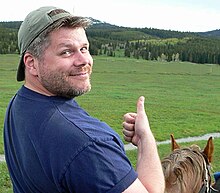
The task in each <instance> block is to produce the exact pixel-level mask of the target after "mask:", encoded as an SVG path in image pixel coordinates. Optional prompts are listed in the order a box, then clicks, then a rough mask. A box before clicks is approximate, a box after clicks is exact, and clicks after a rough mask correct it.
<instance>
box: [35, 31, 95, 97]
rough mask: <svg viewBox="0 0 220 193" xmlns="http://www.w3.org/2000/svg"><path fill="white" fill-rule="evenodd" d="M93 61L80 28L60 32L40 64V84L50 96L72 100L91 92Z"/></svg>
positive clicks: (53, 39) (55, 33)
mask: <svg viewBox="0 0 220 193" xmlns="http://www.w3.org/2000/svg"><path fill="white" fill-rule="evenodd" d="M92 66H93V59H92V57H91V55H90V53H89V42H88V39H87V37H86V34H85V31H84V29H83V28H75V29H72V28H65V27H63V28H60V29H58V30H56V31H54V32H52V33H51V34H50V45H49V47H48V48H47V49H46V51H45V53H44V54H43V59H42V60H41V61H40V62H39V66H38V67H39V71H38V77H39V81H40V82H41V84H42V85H43V87H45V88H46V89H47V90H48V91H49V92H50V93H52V94H53V95H57V96H63V97H68V98H72V97H75V96H79V95H82V94H84V93H86V92H88V91H89V90H90V89H91V84H90V75H91V73H92Z"/></svg>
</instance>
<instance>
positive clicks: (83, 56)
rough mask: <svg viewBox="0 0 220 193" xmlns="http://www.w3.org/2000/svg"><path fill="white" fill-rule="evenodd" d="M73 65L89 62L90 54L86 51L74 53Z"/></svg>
mask: <svg viewBox="0 0 220 193" xmlns="http://www.w3.org/2000/svg"><path fill="white" fill-rule="evenodd" d="M75 57H76V58H75V60H74V65H75V66H82V65H86V64H90V63H91V56H90V54H88V53H82V52H77V54H76V55H75Z"/></svg>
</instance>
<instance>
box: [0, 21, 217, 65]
mask: <svg viewBox="0 0 220 193" xmlns="http://www.w3.org/2000/svg"><path fill="white" fill-rule="evenodd" d="M20 24H21V22H19V21H18V22H0V54H14V53H17V54H18V53H19V49H18V46H17V33H18V28H19V26H20ZM215 33H216V32H215ZM87 35H88V38H89V41H90V52H91V54H92V55H107V56H113V57H114V56H117V55H118V53H120V56H123V57H134V58H137V59H139V58H141V59H146V60H158V61H168V62H170V61H189V62H194V63H212V64H220V38H217V37H212V36H211V37H205V36H201V35H200V34H198V33H191V32H178V31H171V30H159V29H153V28H140V29H139V28H125V27H118V26H114V25H111V24H106V23H98V22H97V23H96V24H95V25H93V26H92V27H91V28H88V29H87Z"/></svg>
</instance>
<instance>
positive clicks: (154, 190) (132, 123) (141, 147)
mask: <svg viewBox="0 0 220 193" xmlns="http://www.w3.org/2000/svg"><path fill="white" fill-rule="evenodd" d="M123 134H124V139H125V140H126V141H128V142H131V143H132V144H134V145H136V146H137V147H138V160H137V164H136V170H137V173H138V179H137V180H135V181H134V182H133V183H132V184H131V185H130V186H129V187H128V188H127V189H126V190H125V191H124V192H123V193H137V192H141V193H144V192H149V193H163V192H164V189H165V182H164V175H163V171H162V167H161V161H160V158H159V155H158V151H157V145H156V141H155V138H154V136H153V134H152V132H151V129H150V126H149V122H148V118H147V115H146V113H145V109H144V97H140V98H139V100H138V102H137V113H127V114H125V116H124V122H123Z"/></svg>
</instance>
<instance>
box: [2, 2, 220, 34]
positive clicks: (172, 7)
mask: <svg viewBox="0 0 220 193" xmlns="http://www.w3.org/2000/svg"><path fill="white" fill-rule="evenodd" d="M48 5H49V6H56V7H59V8H63V9H65V10H67V11H69V12H71V13H73V14H75V15H79V16H85V17H92V18H94V19H97V20H100V21H103V22H107V23H110V24H114V25H118V26H124V27H138V28H143V27H147V28H157V29H165V30H176V31H187V32H205V31H212V30H216V29H220V0H56V1H52V0H19V1H18V0H6V1H4V3H1V6H0V21H23V20H24V18H25V16H26V15H27V14H28V13H29V12H30V11H32V10H35V9H37V8H39V7H41V6H48Z"/></svg>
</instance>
